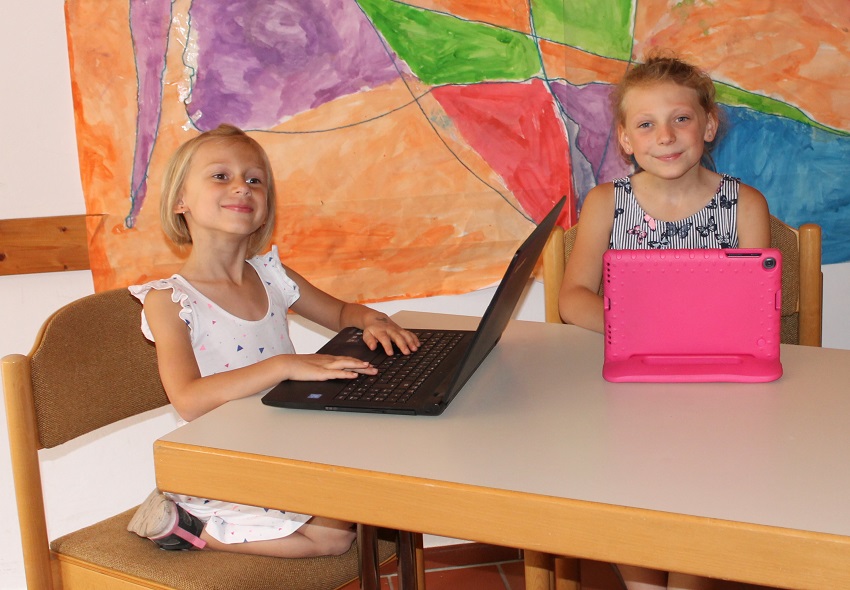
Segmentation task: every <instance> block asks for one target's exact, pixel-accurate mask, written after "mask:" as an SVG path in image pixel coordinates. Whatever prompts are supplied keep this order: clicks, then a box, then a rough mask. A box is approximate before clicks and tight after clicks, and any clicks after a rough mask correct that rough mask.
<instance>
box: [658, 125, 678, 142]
mask: <svg viewBox="0 0 850 590" xmlns="http://www.w3.org/2000/svg"><path fill="white" fill-rule="evenodd" d="M657 138H658V143H662V144H667V143H671V142H672V141H673V140H674V139H675V138H676V136H675V134H674V133H673V130H672V129H671V128H670V126H669V125H659V126H658V136H657Z"/></svg>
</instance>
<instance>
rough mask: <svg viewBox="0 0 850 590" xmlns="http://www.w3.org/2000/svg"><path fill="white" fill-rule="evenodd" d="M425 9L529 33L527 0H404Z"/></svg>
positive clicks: (529, 21) (529, 23)
mask: <svg viewBox="0 0 850 590" xmlns="http://www.w3.org/2000/svg"><path fill="white" fill-rule="evenodd" d="M404 4H408V5H410V6H417V7H419V8H424V9H426V10H434V11H437V12H444V13H446V14H450V15H452V16H457V17H458V18H462V19H465V20H469V21H478V22H482V23H489V24H491V25H495V26H497V27H505V28H506V29H511V30H514V31H519V32H521V33H526V34H530V33H531V16H530V15H529V11H528V6H529V3H528V2H517V1H516V0H486V1H485V2H482V0H411V1H408V2H404Z"/></svg>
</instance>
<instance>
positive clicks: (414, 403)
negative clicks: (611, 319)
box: [263, 198, 566, 416]
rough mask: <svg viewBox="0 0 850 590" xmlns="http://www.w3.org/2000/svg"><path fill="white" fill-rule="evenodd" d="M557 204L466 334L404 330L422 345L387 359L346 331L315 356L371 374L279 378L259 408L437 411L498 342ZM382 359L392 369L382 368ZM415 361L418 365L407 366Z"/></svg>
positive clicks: (354, 332) (353, 332)
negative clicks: (363, 367)
mask: <svg viewBox="0 0 850 590" xmlns="http://www.w3.org/2000/svg"><path fill="white" fill-rule="evenodd" d="M565 202H566V198H561V200H560V201H558V203H557V204H556V205H555V206H554V208H553V209H552V210H551V211H550V212H549V213H548V214H547V215H546V217H545V218H544V219H543V220H542V221H541V222H540V224H539V225H538V226H537V227H536V228H535V229H534V231H532V232H531V235H529V236H528V238H526V240H525V241H524V242H523V243H522V245H521V246H520V247H519V249H517V251H516V254H514V257H513V259H512V260H511V262H510V264H509V265H508V268H507V270H506V271H505V276H504V277H503V278H502V281H501V283H499V286H498V287H497V288H496V292H495V294H494V295H493V299H492V300H491V301H490V305H489V306H488V307H487V310H486V311H485V312H484V316H483V317H482V318H481V321H480V322H479V324H478V328H477V329H476V330H475V331H474V332H473V331H468V330H412V331H413V332H414V333H416V335H417V336H418V337H419V340H420V341H421V343H422V345H421V346H420V348H419V350H417V351H416V352H415V353H413V354H410V355H402V354H400V353H396V354H394V355H392V356H391V357H388V356H387V355H386V354H385V353H384V352H383V349H381V347H378V348H379V350H376V351H372V350H369V348H368V347H367V346H366V345H365V344H364V343H363V338H362V332H361V331H360V330H357V329H355V328H346V329H344V330H342V331H341V332H339V333H338V334H337V335H336V336H335V337H334V338H332V339H331V340H330V341H329V342H328V343H327V344H326V345H325V346H323V347H322V348H321V349H320V350H319V351H318V352H320V353H322V354H335V355H345V356H353V357H355V358H359V359H363V360H368V361H370V362H371V363H372V364H373V365H375V366H376V367H378V375H375V376H369V375H360V376H359V377H357V378H356V379H334V380H331V381H284V382H282V383H280V384H279V385H277V386H276V387H274V388H273V389H272V390H271V391H269V392H268V393H267V394H266V395H265V396H263V403H264V404H266V405H270V406H278V407H284V408H299V409H310V410H335V411H349V412H382V413H387V414H419V415H428V416H436V415H438V414H442V413H443V411H444V410H445V409H446V407H447V406H448V405H449V404H450V403H451V401H452V400H453V399H454V397H455V396H456V395H457V394H458V392H459V391H460V390H461V388H462V387H463V386H464V384H465V383H466V382H467V380H468V379H469V378H470V377H471V376H472V374H473V373H474V372H475V370H476V369H477V368H478V366H479V365H480V364H481V362H482V361H483V360H484V359H485V358H486V357H487V355H488V354H489V353H490V351H491V350H492V349H493V347H494V346H496V343H497V342H498V341H499V338H501V336H502V332H503V331H504V329H505V327H506V326H507V325H508V321H510V319H511V316H512V315H513V313H514V309H515V308H516V306H517V303H518V302H519V299H520V297H521V296H522V293H523V291H524V290H525V287H526V284H527V283H528V279H529V277H530V276H531V273H532V272H533V270H534V267H535V265H536V264H537V260H538V259H539V258H540V254H541V252H542V251H543V247H544V246H545V244H546V240H547V239H548V238H549V234H550V233H552V228H553V227H554V226H555V222H556V221H557V219H558V215H560V213H561V209H563V207H564V203H565ZM385 362H387V363H393V364H395V365H396V366H390V367H388V366H384V363H385ZM417 363H424V366H416V367H412V366H411V365H416V364H417Z"/></svg>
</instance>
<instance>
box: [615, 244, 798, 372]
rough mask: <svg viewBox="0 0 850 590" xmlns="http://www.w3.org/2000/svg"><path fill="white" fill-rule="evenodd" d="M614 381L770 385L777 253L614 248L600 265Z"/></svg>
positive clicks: (776, 326)
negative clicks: (764, 383) (727, 382)
mask: <svg viewBox="0 0 850 590" xmlns="http://www.w3.org/2000/svg"><path fill="white" fill-rule="evenodd" d="M603 268H604V272H603V281H604V289H603V291H604V293H605V294H604V306H605V362H604V364H603V369H602V375H603V377H604V378H605V379H606V380H608V381H650V382H661V381H673V382H696V381H736V382H762V381H773V380H775V379H778V378H779V377H780V376H782V364H781V363H780V360H779V341H780V311H781V297H782V272H781V268H782V257H781V254H780V253H779V250H775V249H772V248H771V249H763V250H740V249H739V250H728V249H727V250H609V251H607V252H606V253H605V255H604V257H603Z"/></svg>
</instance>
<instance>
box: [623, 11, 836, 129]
mask: <svg viewBox="0 0 850 590" xmlns="http://www.w3.org/2000/svg"><path fill="white" fill-rule="evenodd" d="M848 31H850V2H846V1H840V2H834V1H833V2H830V1H824V0H815V1H812V2H799V1H798V0H784V1H782V0H772V1H770V0H727V1H726V2H722V3H717V2H705V3H702V2H696V3H693V4H686V3H680V4H679V5H678V6H677V7H675V8H672V9H671V8H670V7H669V6H668V5H667V4H666V3H662V2H657V3H656V2H654V3H647V2H644V3H641V4H640V10H639V11H638V14H637V19H636V22H635V37H636V39H638V42H637V43H636V45H635V49H634V51H635V57H636V58H637V59H642V58H643V56H644V55H645V54H646V52H647V51H648V50H650V49H651V48H653V47H664V48H669V49H673V50H675V51H677V52H679V53H681V54H682V55H683V56H684V57H686V58H687V59H688V60H689V61H691V62H693V63H695V64H697V65H699V66H700V67H702V68H703V69H705V70H706V71H708V72H709V74H711V76H712V78H714V79H715V80H718V81H722V82H726V83H729V84H731V85H733V86H737V87H740V88H745V89H747V90H750V91H752V92H755V93H757V94H761V95H764V96H768V97H771V98H774V99H777V100H780V101H783V102H786V103H789V104H791V105H794V106H797V107H799V108H800V109H802V110H803V111H804V112H805V113H807V114H808V115H809V116H810V117H811V118H813V119H814V120H816V121H818V122H820V123H822V124H824V125H827V126H831V127H834V128H837V129H843V130H847V131H850V111H848V109H847V103H846V100H829V99H827V100H825V98H826V97H845V98H846V97H847V96H850V35H848Z"/></svg>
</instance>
